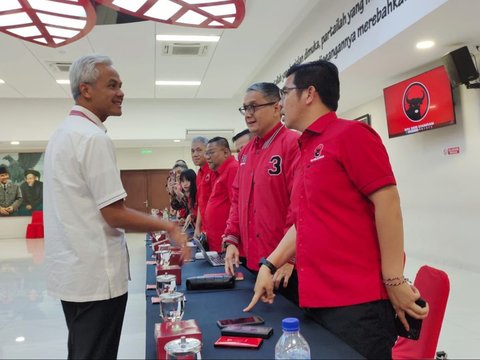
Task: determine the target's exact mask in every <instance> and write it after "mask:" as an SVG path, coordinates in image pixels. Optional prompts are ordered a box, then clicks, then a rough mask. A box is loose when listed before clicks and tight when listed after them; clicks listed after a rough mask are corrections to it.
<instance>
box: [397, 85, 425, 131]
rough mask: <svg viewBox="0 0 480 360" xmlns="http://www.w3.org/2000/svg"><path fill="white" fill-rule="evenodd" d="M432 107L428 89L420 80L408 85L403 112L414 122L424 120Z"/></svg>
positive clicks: (404, 95) (404, 96)
mask: <svg viewBox="0 0 480 360" xmlns="http://www.w3.org/2000/svg"><path fill="white" fill-rule="evenodd" d="M429 107H430V94H429V93H428V89H427V88H426V87H425V85H423V84H422V83H419V82H414V83H412V84H410V85H408V87H407V89H406V90H405V92H404V94H403V112H404V113H405V115H406V116H407V118H409V119H410V120H411V121H413V122H419V121H421V120H423V118H424V117H425V115H427V112H428V109H429Z"/></svg>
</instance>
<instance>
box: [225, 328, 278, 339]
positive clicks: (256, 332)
mask: <svg viewBox="0 0 480 360" xmlns="http://www.w3.org/2000/svg"><path fill="white" fill-rule="evenodd" d="M221 333H222V335H227V336H244V337H259V338H262V339H268V338H269V337H270V336H272V334H273V328H272V327H270V326H261V325H227V326H225V327H223V328H222V330H221Z"/></svg>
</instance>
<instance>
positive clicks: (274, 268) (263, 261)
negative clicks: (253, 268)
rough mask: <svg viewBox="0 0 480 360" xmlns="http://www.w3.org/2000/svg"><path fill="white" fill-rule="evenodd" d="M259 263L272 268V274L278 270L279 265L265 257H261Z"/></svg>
mask: <svg viewBox="0 0 480 360" xmlns="http://www.w3.org/2000/svg"><path fill="white" fill-rule="evenodd" d="M258 265H259V266H262V265H265V266H266V267H267V268H269V269H270V272H271V273H272V275H273V274H275V272H276V271H277V267H276V266H275V265H273V264H272V263H271V262H270V261H268V260H267V259H265V258H261V259H260V262H259V263H258Z"/></svg>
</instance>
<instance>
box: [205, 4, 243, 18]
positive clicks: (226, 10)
mask: <svg viewBox="0 0 480 360" xmlns="http://www.w3.org/2000/svg"><path fill="white" fill-rule="evenodd" d="M201 9H202V10H205V11H208V12H209V13H210V14H212V15H216V16H223V15H232V14H235V5H233V4H227V5H216V6H209V7H204V8H201Z"/></svg>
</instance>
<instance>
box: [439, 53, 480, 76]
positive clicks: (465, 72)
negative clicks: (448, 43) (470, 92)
mask: <svg viewBox="0 0 480 360" xmlns="http://www.w3.org/2000/svg"><path fill="white" fill-rule="evenodd" d="M442 60H443V63H444V64H445V67H446V68H447V72H448V76H449V77H450V81H451V82H452V84H454V85H460V84H468V83H469V82H470V81H472V80H475V79H478V71H477V69H476V67H475V64H474V62H473V59H472V55H470V51H469V50H468V47H467V46H464V47H461V48H459V49H457V50H454V51H452V52H450V53H448V54H447V55H445V56H444V57H443V58H442Z"/></svg>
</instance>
